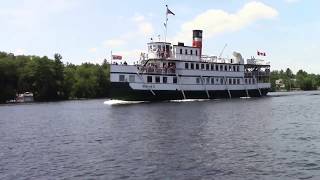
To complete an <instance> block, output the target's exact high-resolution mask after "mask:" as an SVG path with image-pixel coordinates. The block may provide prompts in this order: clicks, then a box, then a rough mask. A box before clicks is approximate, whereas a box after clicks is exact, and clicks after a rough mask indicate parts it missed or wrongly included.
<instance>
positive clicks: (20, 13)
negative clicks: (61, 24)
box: [0, 0, 75, 28]
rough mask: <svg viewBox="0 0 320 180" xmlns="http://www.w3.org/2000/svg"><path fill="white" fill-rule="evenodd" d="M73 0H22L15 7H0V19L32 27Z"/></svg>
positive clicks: (66, 7) (59, 11)
mask: <svg viewBox="0 0 320 180" xmlns="http://www.w3.org/2000/svg"><path fill="white" fill-rule="evenodd" d="M74 2H75V0H46V1H43V0H22V1H21V2H20V3H19V5H18V6H17V7H15V8H9V7H0V21H2V22H5V23H8V24H10V25H16V26H19V27H23V28H26V27H30V28H34V26H36V25H39V26H40V25H41V22H45V21H48V19H49V18H50V17H51V16H52V15H53V14H58V13H61V12H63V11H65V10H67V9H68V8H70V7H72V6H73V5H74Z"/></svg>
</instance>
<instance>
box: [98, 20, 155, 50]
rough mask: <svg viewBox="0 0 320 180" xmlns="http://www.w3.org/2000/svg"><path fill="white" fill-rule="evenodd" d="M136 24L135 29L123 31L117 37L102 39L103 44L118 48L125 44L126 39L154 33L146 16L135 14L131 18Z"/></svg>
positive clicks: (134, 38)
mask: <svg viewBox="0 0 320 180" xmlns="http://www.w3.org/2000/svg"><path fill="white" fill-rule="evenodd" d="M131 22H133V23H134V24H135V26H136V30H132V31H130V32H127V33H124V34H122V35H120V36H119V37H118V38H114V39H108V40H106V41H104V43H103V44H104V46H105V47H108V48H119V47H122V46H124V45H126V44H127V42H128V41H133V40H137V39H140V38H141V37H143V38H145V37H146V36H150V35H152V34H153V33H154V28H153V25H152V23H150V22H149V21H148V20H147V18H146V17H145V16H143V15H139V14H136V15H134V16H133V18H131Z"/></svg>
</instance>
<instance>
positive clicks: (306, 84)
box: [271, 68, 320, 91]
mask: <svg viewBox="0 0 320 180" xmlns="http://www.w3.org/2000/svg"><path fill="white" fill-rule="evenodd" d="M278 79H282V80H283V83H284V85H285V90H287V91H289V90H292V89H301V90H305V91H309V90H316V89H318V87H319V86H320V75H315V74H308V73H307V72H306V71H303V70H299V71H298V72H297V74H294V73H293V72H292V71H291V69H289V68H287V69H286V71H283V70H280V71H272V72H271V87H272V90H273V91H276V90H279V89H277V87H276V83H275V81H276V80H278Z"/></svg>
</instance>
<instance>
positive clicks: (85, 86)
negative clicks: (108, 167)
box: [0, 52, 320, 103]
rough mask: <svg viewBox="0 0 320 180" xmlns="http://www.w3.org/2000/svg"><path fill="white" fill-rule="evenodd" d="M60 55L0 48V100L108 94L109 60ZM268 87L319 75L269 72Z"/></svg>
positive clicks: (304, 85) (314, 85) (298, 84)
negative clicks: (78, 62)
mask: <svg viewBox="0 0 320 180" xmlns="http://www.w3.org/2000/svg"><path fill="white" fill-rule="evenodd" d="M61 60H62V56H61V55H60V54H55V55H54V59H49V58H48V57H46V56H44V57H39V56H26V55H21V56H15V55H14V54H12V53H6V52H0V103H6V102H7V101H9V100H12V99H15V98H16V94H20V93H24V92H32V93H33V95H34V99H35V101H40V102H41V101H61V100H73V99H95V98H107V97H109V89H110V80H109V76H110V75H109V72H110V64H109V63H108V62H107V61H106V60H104V62H102V64H93V63H82V64H81V65H74V64H71V63H63V62H62V61H61ZM270 80H271V85H272V88H271V91H292V90H294V91H296V90H304V91H306V90H317V89H318V87H320V75H316V74H309V73H307V72H305V71H303V70H299V71H298V72H297V73H296V74H294V73H293V72H292V71H291V70H290V69H289V68H287V69H286V71H283V70H280V71H278V70H274V71H272V72H271V77H270Z"/></svg>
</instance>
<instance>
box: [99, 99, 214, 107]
mask: <svg viewBox="0 0 320 180" xmlns="http://www.w3.org/2000/svg"><path fill="white" fill-rule="evenodd" d="M210 100H212V99H182V100H169V101H163V102H174V103H183V102H202V101H210ZM149 102H150V101H122V100H111V99H110V100H108V101H105V102H104V103H103V104H105V105H109V106H113V105H129V104H140V103H149Z"/></svg>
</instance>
